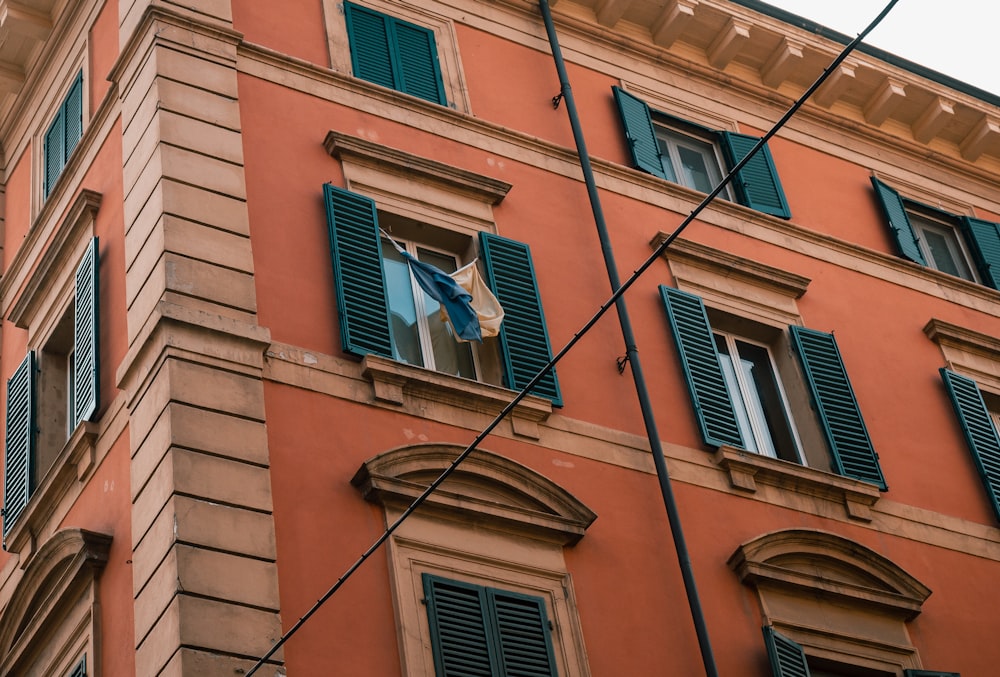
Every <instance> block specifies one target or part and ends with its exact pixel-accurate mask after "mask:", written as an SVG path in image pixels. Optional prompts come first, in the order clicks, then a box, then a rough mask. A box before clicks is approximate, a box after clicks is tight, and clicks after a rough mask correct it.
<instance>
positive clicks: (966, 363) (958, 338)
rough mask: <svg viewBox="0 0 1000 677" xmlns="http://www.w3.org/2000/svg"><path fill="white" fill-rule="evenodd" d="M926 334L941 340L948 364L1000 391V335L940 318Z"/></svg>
mask: <svg viewBox="0 0 1000 677" xmlns="http://www.w3.org/2000/svg"><path fill="white" fill-rule="evenodd" d="M924 334H926V335H927V338H929V339H930V340H932V341H934V342H935V343H936V344H938V347H939V348H940V349H941V353H942V355H943V356H944V360H945V364H946V366H948V367H949V368H950V369H953V370H955V371H957V372H959V373H962V374H965V375H967V376H969V377H971V378H974V379H975V380H976V381H977V382H978V383H980V384H981V385H983V386H985V387H986V388H987V389H989V390H991V391H993V392H995V393H998V394H1000V339H997V338H995V337H993V336H990V335H988V334H983V333H981V332H978V331H974V330H972V329H966V328H965V327H960V326H959V325H957V324H952V323H951V322H945V321H944V320H939V319H936V318H931V320H930V321H928V322H927V324H926V325H924Z"/></svg>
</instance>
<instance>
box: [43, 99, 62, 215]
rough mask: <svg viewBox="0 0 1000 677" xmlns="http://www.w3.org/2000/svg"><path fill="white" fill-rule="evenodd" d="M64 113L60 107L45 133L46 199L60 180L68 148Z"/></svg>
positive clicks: (44, 171) (44, 170)
mask: <svg viewBox="0 0 1000 677" xmlns="http://www.w3.org/2000/svg"><path fill="white" fill-rule="evenodd" d="M63 112H64V111H63V108H62V106H60V107H59V111H58V112H57V113H56V117H55V119H54V120H53V121H52V124H51V125H49V128H48V130H46V132H45V140H44V143H43V149H42V155H43V156H44V162H45V167H44V169H43V173H44V175H45V186H44V193H45V197H48V196H49V193H51V192H52V188H53V187H54V186H55V185H56V179H58V178H59V174H60V172H62V168H63V156H64V154H65V147H66V119H65V117H64V115H63Z"/></svg>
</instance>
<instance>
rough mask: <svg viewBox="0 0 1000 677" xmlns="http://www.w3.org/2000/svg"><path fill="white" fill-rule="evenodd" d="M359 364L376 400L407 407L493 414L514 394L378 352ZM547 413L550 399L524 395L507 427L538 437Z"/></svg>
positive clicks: (512, 413)
mask: <svg viewBox="0 0 1000 677" xmlns="http://www.w3.org/2000/svg"><path fill="white" fill-rule="evenodd" d="M363 365H364V366H363V369H362V372H361V373H362V375H363V376H365V377H366V378H368V379H370V380H371V382H372V388H373V389H374V398H375V399H376V400H379V401H381V402H386V403H389V404H398V405H406V404H408V406H407V408H408V409H410V408H414V407H419V406H421V405H420V404H419V403H420V402H422V401H430V402H439V403H441V404H445V405H448V406H452V407H459V408H462V409H468V410H469V411H474V412H477V413H480V414H486V415H487V416H497V415H498V414H499V413H500V412H501V411H502V410H503V409H504V407H506V406H507V405H508V404H510V402H512V401H513V399H514V397H515V396H516V394H517V393H516V392H515V391H513V390H508V389H507V388H501V387H499V386H493V385H489V384H488V383H480V382H478V381H472V380H470V379H464V378H459V377H457V376H452V375H450V374H443V373H441V372H437V371H431V370H430V369H424V368H422V367H414V366H412V365H409V364H405V363H403V362H397V361H396V360H391V359H389V358H385V357H379V356H378V355H366V356H365V357H364V360H363ZM411 398H412V402H409V400H410V399H411ZM551 413H552V402H551V401H550V400H548V399H546V398H544V397H538V396H535V395H528V396H527V397H525V398H524V399H523V400H521V401H520V402H519V403H518V404H517V405H516V406H515V407H514V409H513V411H512V412H511V413H510V418H511V426H512V427H513V430H514V433H516V434H518V435H521V436H524V437H530V438H533V439H538V437H539V432H538V425H539V424H540V423H544V422H545V421H546V419H548V417H549V415H550V414H551Z"/></svg>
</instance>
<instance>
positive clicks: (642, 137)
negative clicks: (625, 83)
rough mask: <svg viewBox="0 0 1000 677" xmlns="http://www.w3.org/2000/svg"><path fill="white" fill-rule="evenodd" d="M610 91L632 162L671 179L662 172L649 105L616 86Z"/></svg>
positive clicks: (637, 166)
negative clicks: (620, 119)
mask: <svg viewBox="0 0 1000 677" xmlns="http://www.w3.org/2000/svg"><path fill="white" fill-rule="evenodd" d="M611 91H612V92H613V93H614V97H615V103H617V104H618V112H619V114H620V115H621V118H622V126H623V127H624V128H625V141H626V142H627V143H628V148H629V152H630V153H631V154H632V163H633V164H634V165H635V167H636V168H637V169H641V170H643V171H646V172H649V173H650V174H652V175H653V176H658V177H660V178H661V179H667V178H669V179H670V180H672V181H673V180H674V178H673V177H668V176H667V175H666V174H664V173H663V162H662V161H661V160H660V144H659V143H658V142H657V141H656V132H655V131H654V129H653V118H652V116H651V115H650V113H649V106H647V105H646V102H645V101H643V100H642V99H639V98H636V97H634V96H632V95H631V94H629V93H628V92H626V91H624V90H622V89H619V88H618V87H612V88H611Z"/></svg>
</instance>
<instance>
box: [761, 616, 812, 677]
mask: <svg viewBox="0 0 1000 677" xmlns="http://www.w3.org/2000/svg"><path fill="white" fill-rule="evenodd" d="M764 644H765V645H766V646H767V657H768V659H769V660H770V661H771V673H772V674H773V675H774V677H809V664H808V663H806V654H805V652H804V651H803V650H802V647H801V646H799V644H798V643H797V642H793V641H792V640H790V639H788V638H787V637H785V636H784V635H781V634H779V633H777V632H775V631H774V628H772V627H770V626H764Z"/></svg>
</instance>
